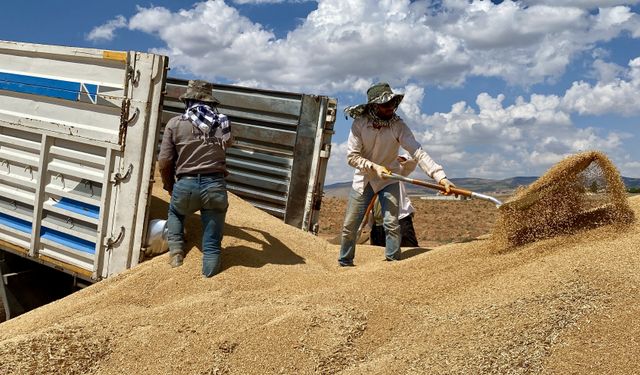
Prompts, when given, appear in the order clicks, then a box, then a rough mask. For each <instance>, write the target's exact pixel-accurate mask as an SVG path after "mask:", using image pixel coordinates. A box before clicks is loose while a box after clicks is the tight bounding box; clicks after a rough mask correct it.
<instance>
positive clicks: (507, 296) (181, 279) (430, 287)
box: [0, 185, 640, 375]
mask: <svg viewBox="0 0 640 375" xmlns="http://www.w3.org/2000/svg"><path fill="white" fill-rule="evenodd" d="M167 201H168V196H167V195H166V194H165V193H164V192H162V191H161V190H160V188H159V186H158V185H156V186H154V197H153V204H152V216H153V217H162V216H163V215H164V213H166V209H167ZM230 203H231V206H230V211H229V213H228V215H227V220H226V228H225V239H224V241H223V246H224V250H223V271H222V273H221V274H219V275H217V276H215V277H213V278H211V279H204V278H202V277H201V275H200V267H201V253H200V251H199V240H198V235H199V234H200V229H199V219H198V218H197V217H192V218H191V219H190V220H189V221H188V222H187V226H188V228H189V230H190V233H192V235H191V236H190V240H189V241H190V242H189V243H188V244H189V245H190V247H191V251H189V252H188V254H187V256H186V259H185V265H184V266H182V267H179V268H176V269H171V268H170V267H169V265H168V264H167V260H168V256H167V254H164V255H161V256H158V257H156V258H155V259H151V260H149V261H146V262H144V263H142V264H141V265H139V266H138V267H135V268H134V269H131V270H129V271H127V272H124V273H122V274H121V275H118V276H116V277H113V278H110V279H107V280H104V281H101V282H100V283H97V284H95V285H92V286H90V287H88V288H85V289H83V290H81V291H79V292H77V293H75V294H73V295H71V296H69V297H67V298H64V299H62V300H59V301H56V302H54V303H51V304H49V305H47V306H43V307H41V308H39V309H36V310H33V311H31V312H29V313H26V314H24V315H21V316H19V317H17V318H15V319H12V320H10V321H8V322H4V323H2V324H0V373H1V374H105V375H106V374H113V375H116V374H117V375H120V374H190V375H191V374H200V375H204V374H344V375H347V374H380V375H382V374H638V373H640V339H639V338H640V320H639V319H638V316H640V287H639V286H638V285H640V273H638V269H639V268H640V252H638V243H640V224H638V223H637V222H635V223H626V224H624V223H614V225H604V226H599V227H595V228H592V229H587V228H577V230H576V231H574V232H573V233H572V234H563V235H553V236H550V237H548V238H545V239H536V240H535V241H532V242H529V243H526V244H522V245H518V246H511V247H509V248H504V247H500V246H498V244H497V243H496V242H495V241H493V240H492V239H490V238H488V236H484V237H482V238H481V239H469V238H471V237H472V236H473V235H474V234H473V233H471V232H469V233H468V234H467V233H466V232H456V233H455V234H449V235H444V236H442V237H438V236H440V234H438V233H440V231H443V232H442V233H444V229H438V230H436V231H435V232H430V233H429V234H428V236H431V237H430V238H431V239H433V238H437V240H438V241H442V242H450V241H451V240H453V241H456V240H457V239H458V236H460V237H465V236H467V237H466V238H467V239H466V242H460V243H449V244H446V245H442V246H425V247H422V248H417V249H404V257H403V260H402V261H399V262H384V261H382V258H381V252H380V248H378V247H371V246H366V245H361V246H359V247H358V249H357V252H356V259H355V262H356V267H351V268H340V267H338V266H337V255H338V246H337V245H332V244H330V243H328V242H327V241H326V240H324V239H322V238H320V237H316V236H313V235H310V234H308V233H304V232H302V231H299V230H296V229H293V228H291V227H290V226H287V225H285V224H283V223H282V222H280V221H279V220H277V219H275V218H273V217H271V216H269V215H268V214H266V213H264V212H262V211H259V210H257V209H255V208H253V207H252V206H251V205H249V204H247V203H246V202H244V201H242V200H240V199H238V198H237V197H234V196H232V197H231V200H230ZM325 203H326V202H325ZM432 203H437V204H440V203H442V202H432ZM469 203H471V202H446V204H447V205H449V204H451V206H450V207H449V206H447V207H448V208H444V207H440V206H434V207H432V206H424V207H418V211H419V212H418V214H417V216H420V215H425V216H424V219H420V220H421V224H420V226H423V225H424V226H430V227H435V226H436V225H442V223H444V227H440V226H438V228H459V227H462V225H460V224H461V223H460V220H462V218H463V217H465V218H468V219H465V220H469V222H464V223H465V224H469V223H473V221H481V220H486V221H487V222H489V221H491V217H492V216H491V215H494V214H495V212H493V213H492V212H491V210H489V209H488V208H491V209H492V210H495V208H492V207H491V206H490V205H489V207H487V209H486V210H487V212H485V213H483V212H484V211H483V210H485V209H484V208H482V209H480V210H479V211H478V212H473V211H472V210H471V208H469V207H475V206H472V205H468V204H469ZM478 203H480V202H478ZM627 203H628V204H629V206H630V209H631V210H632V212H633V213H634V214H635V216H638V215H640V197H633V198H630V199H628V200H627V199H626V198H625V202H624V204H625V207H627V208H628V206H626V204H627ZM336 204H338V203H336ZM458 204H460V205H458ZM472 204H473V203H472ZM484 204H485V203H483V205H484ZM487 205H488V204H487ZM330 207H331V206H330V204H325V205H324V206H323V212H324V214H330V213H331V208H330ZM339 210H340V209H339V208H336V209H335V211H334V214H335V218H336V219H335V220H336V222H340V221H341V216H342V215H343V212H338V211H339ZM434 212H438V213H440V212H445V213H447V215H443V214H439V215H437V216H435V214H433V213H434ZM463 213H464V214H463ZM467 214H468V215H467ZM426 215H434V216H431V217H427V216H426ZM479 217H481V218H482V219H478V218H479ZM427 218H428V219H427ZM493 218H495V216H493ZM328 222H329V220H326V223H327V224H326V225H327V228H328V226H329V224H328ZM436 223H438V224H436ZM495 223H497V221H495ZM485 225H487V224H485ZM327 228H325V229H323V230H322V231H328V229H327ZM494 229H495V228H494ZM456 230H458V229H456ZM447 236H450V237H449V238H447ZM422 238H424V241H425V242H426V241H428V240H427V239H426V237H422Z"/></svg>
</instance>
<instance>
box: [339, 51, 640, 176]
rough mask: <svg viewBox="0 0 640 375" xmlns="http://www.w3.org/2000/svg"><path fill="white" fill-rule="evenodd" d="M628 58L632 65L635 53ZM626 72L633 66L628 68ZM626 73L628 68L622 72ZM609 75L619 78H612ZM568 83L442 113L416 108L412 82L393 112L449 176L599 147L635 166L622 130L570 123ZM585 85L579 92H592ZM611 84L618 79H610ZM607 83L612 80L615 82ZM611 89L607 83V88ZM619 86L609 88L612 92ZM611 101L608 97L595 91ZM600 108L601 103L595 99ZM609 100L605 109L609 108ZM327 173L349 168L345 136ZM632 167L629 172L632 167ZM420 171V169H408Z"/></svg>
mask: <svg viewBox="0 0 640 375" xmlns="http://www.w3.org/2000/svg"><path fill="white" fill-rule="evenodd" d="M630 65H631V66H635V65H640V58H639V59H637V60H633V61H632V62H631V63H630ZM630 72H633V74H635V70H633V69H631V70H630ZM629 75H631V74H629ZM616 82H626V83H627V84H629V83H630V82H631V81H621V80H620V79H618V81H616ZM576 85H577V84H574V86H572V87H571V88H570V89H569V90H567V92H566V93H565V95H564V96H562V97H560V96H557V95H539V94H532V95H531V96H530V97H529V98H528V99H525V98H523V97H518V98H516V100H515V101H514V103H513V104H511V105H505V104H504V102H505V99H506V98H505V96H504V95H503V94H500V95H497V96H495V97H493V96H491V95H489V94H486V93H481V94H480V95H478V96H477V98H476V102H475V106H476V107H477V109H474V108H473V107H472V106H470V105H469V104H467V103H465V102H458V103H456V104H454V105H453V106H452V107H451V110H450V111H449V112H447V113H434V114H432V115H428V114H425V113H422V111H421V109H420V102H421V101H422V100H423V99H424V95H425V94H424V93H425V91H424V89H423V88H422V87H419V86H417V85H413V84H412V85H408V86H406V87H405V88H404V90H397V91H404V93H405V99H404V100H403V102H402V103H401V106H400V114H401V115H402V117H403V118H404V119H405V121H406V122H407V123H408V124H409V125H410V127H411V129H412V130H413V131H414V135H415V137H416V139H417V140H418V141H419V142H420V143H421V144H422V145H423V148H424V149H425V150H426V151H427V152H428V153H429V154H430V155H431V156H432V157H433V158H434V159H435V160H436V161H437V162H438V163H440V164H442V165H443V166H444V167H445V171H446V172H447V174H448V175H449V176H451V177H483V178H506V177H512V176H514V175H516V174H520V175H530V176H534V175H540V174H542V173H544V171H546V170H547V169H548V168H549V167H551V166H552V165H553V164H555V163H557V162H558V161H560V160H561V159H562V158H564V157H566V156H568V155H570V154H575V153H577V152H582V151H587V150H600V151H603V152H605V153H607V154H608V155H610V157H612V158H613V160H614V161H620V162H621V163H624V164H623V172H630V173H635V171H636V170H637V167H638V166H637V165H636V164H635V162H634V161H633V160H628V158H629V156H628V155H627V154H626V152H625V151H624V147H623V146H624V143H625V141H626V140H628V139H630V138H632V136H631V135H630V134H625V133H620V132H617V131H612V130H608V129H607V128H606V127H600V128H597V127H586V128H584V127H578V126H576V125H575V124H574V123H573V121H572V119H571V114H572V112H571V111H572V110H575V111H579V110H580V108H581V107H578V106H574V107H571V108H570V107H569V106H567V105H566V102H567V101H568V100H570V99H571V98H573V97H575V96H576V95H578V93H577V92H576V90H575V87H576ZM600 86H605V85H600V84H598V85H596V86H595V87H591V91H589V90H586V91H585V92H586V93H591V94H590V95H587V97H589V98H591V97H592V96H595V94H594V92H595V93H597V92H599V91H598V89H597V87H600ZM618 86H619V85H618ZM618 86H615V87H618ZM613 91H615V89H612V92H613ZM619 94H620V95H622V94H621V93H617V94H614V97H617V96H618V95H619ZM600 99H601V101H603V102H607V103H610V104H611V103H612V101H611V100H607V99H604V98H602V97H601V98H600ZM601 108H603V107H601ZM615 108H616V105H614V108H612V110H615ZM329 165H330V169H329V170H330V171H331V174H329V175H328V176H327V182H328V183H333V182H337V181H348V180H349V179H350V178H351V175H352V173H353V169H352V168H350V167H349V166H348V165H347V163H346V142H344V143H341V144H335V145H334V146H333V151H332V156H331V159H330V162H329ZM635 175H637V174H635ZM414 176H417V177H418V178H426V177H425V176H424V174H422V172H420V171H418V172H414Z"/></svg>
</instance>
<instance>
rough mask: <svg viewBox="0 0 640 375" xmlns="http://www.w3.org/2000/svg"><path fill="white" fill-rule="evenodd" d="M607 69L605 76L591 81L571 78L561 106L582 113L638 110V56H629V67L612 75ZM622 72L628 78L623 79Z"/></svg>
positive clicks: (619, 112)
mask: <svg viewBox="0 0 640 375" xmlns="http://www.w3.org/2000/svg"><path fill="white" fill-rule="evenodd" d="M596 62H597V61H596ZM607 68H610V67H609V66H607ZM596 69H597V64H596ZM606 73H607V77H606V79H605V80H603V81H599V82H597V83H596V84H594V85H592V84H589V83H587V82H583V81H580V82H574V83H573V85H572V86H571V88H570V89H569V90H567V92H566V94H565V96H564V98H563V106H564V108H566V109H567V110H569V111H572V112H577V113H579V114H581V115H601V114H605V113H618V114H623V115H627V116H631V115H638V114H640V58H636V59H634V60H631V61H630V62H629V69H628V70H626V71H617V70H616V72H615V73H617V74H618V76H617V77H615V76H612V74H613V72H610V71H608V72H606ZM622 75H626V76H627V77H628V79H627V80H625V79H624V77H621V76H622Z"/></svg>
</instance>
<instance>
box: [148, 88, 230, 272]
mask: <svg viewBox="0 0 640 375" xmlns="http://www.w3.org/2000/svg"><path fill="white" fill-rule="evenodd" d="M180 100H181V101H182V102H184V104H185V107H186V109H185V112H184V113H183V114H182V115H180V116H176V117H174V118H172V119H171V120H169V121H168V122H167V125H166V126H165V130H164V135H163V137H162V144H161V146H160V154H159V156H158V167H159V169H160V174H161V176H162V183H163V187H164V189H165V190H167V191H168V192H169V194H170V195H171V202H170V204H169V213H168V218H167V242H168V243H169V264H170V265H171V267H178V266H181V265H182V263H183V259H184V256H185V249H184V221H185V218H186V217H187V216H188V215H190V214H192V213H194V212H196V211H198V210H200V218H201V221H202V274H203V275H204V276H205V277H211V276H213V275H215V274H216V273H218V272H219V270H220V250H221V244H222V231H223V228H224V220H225V216H226V213H227V207H228V206H229V203H228V200H227V187H226V183H225V179H224V178H225V176H226V175H227V174H228V172H227V167H226V153H225V152H226V148H227V147H228V146H229V145H230V143H231V141H232V139H231V127H230V124H229V119H228V118H227V116H225V115H223V114H221V113H219V112H218V110H217V105H218V104H219V103H220V102H219V101H218V99H216V98H215V97H214V96H213V85H212V84H211V83H209V82H205V81H201V80H192V81H189V84H188V87H187V90H186V92H185V93H184V94H183V95H181V96H180Z"/></svg>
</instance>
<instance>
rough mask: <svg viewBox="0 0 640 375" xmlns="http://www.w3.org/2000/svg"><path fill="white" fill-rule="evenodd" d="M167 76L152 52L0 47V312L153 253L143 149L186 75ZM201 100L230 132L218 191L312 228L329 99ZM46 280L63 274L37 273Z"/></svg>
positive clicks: (172, 111) (12, 312) (327, 146)
mask: <svg viewBox="0 0 640 375" xmlns="http://www.w3.org/2000/svg"><path fill="white" fill-rule="evenodd" d="M168 72H169V61H168V58H167V57H165V56H161V55H157V54H152V53H143V52H136V51H109V50H99V49H87V48H75V47H66V46H50V45H39V44H29V43H19V42H9V41H0V276H1V279H2V280H1V281H2V282H0V284H1V286H0V295H1V297H2V303H3V306H4V310H5V315H6V318H7V319H8V318H11V317H13V316H16V315H19V314H20V313H22V312H25V311H28V310H30V309H32V308H35V307H37V306H39V305H42V304H44V303H48V302H50V301H51V300H54V299H57V298H60V296H62V295H65V294H68V293H70V292H72V291H73V290H76V289H77V288H82V287H85V286H87V285H90V284H92V283H95V282H98V281H100V280H102V279H105V278H108V277H110V276H113V275H116V274H118V273H121V272H123V271H125V270H127V269H129V268H131V267H135V266H136V265H137V264H138V263H139V262H141V261H143V259H144V257H145V254H146V255H148V254H150V253H153V252H158V250H157V249H152V248H151V247H153V246H156V244H155V243H153V244H152V241H151V238H150V237H151V236H152V235H153V234H152V232H153V231H154V230H157V227H158V224H159V223H150V222H149V215H148V213H149V204H150V201H151V199H150V198H151V189H152V187H153V182H154V169H155V163H156V157H157V153H158V148H159V143H160V141H161V137H162V133H163V127H164V125H165V124H166V122H167V121H168V120H169V119H170V118H171V117H173V116H176V115H179V114H181V113H182V112H183V111H184V105H183V103H182V102H180V100H178V97H179V96H180V94H182V93H183V92H184V91H185V90H186V87H187V83H188V81H187V80H185V79H181V78H169V77H168ZM214 96H216V98H218V99H219V100H220V102H221V104H220V106H219V109H220V111H221V112H222V113H225V114H226V115H227V116H229V119H230V120H231V124H232V134H233V136H234V138H235V140H236V141H235V143H234V145H233V146H232V147H231V148H230V149H228V151H227V163H228V169H229V172H230V175H229V177H228V180H227V183H228V188H229V191H231V192H232V193H234V194H236V195H238V196H239V197H241V198H243V199H245V200H247V201H248V202H250V203H251V204H253V205H254V206H256V207H258V208H260V209H262V210H264V211H266V212H268V213H270V214H272V215H273V216H276V217H278V218H280V219H282V220H283V221H284V222H286V223H287V224H290V225H292V226H294V227H296V228H300V229H302V230H305V231H310V232H314V233H317V229H318V215H319V210H320V202H321V199H322V189H323V185H324V179H325V172H326V166H327V160H328V158H329V156H330V152H331V136H332V135H333V125H334V123H335V114H336V106H337V102H336V100H335V99H333V98H329V97H326V96H319V95H309V94H300V93H290V92H281V91H273V90H259V89H254V88H247V87H240V86H234V85H222V84H220V85H215V89H214ZM160 224H162V223H160ZM156 242H157V241H156ZM45 274H46V275H49V276H50V277H53V278H54V279H56V278H59V279H60V280H62V281H56V282H46V283H43V282H42V281H39V279H38V278H41V277H43V275H45ZM60 283H61V284H62V285H63V286H62V287H60V286H59V285H58V284H60Z"/></svg>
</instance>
